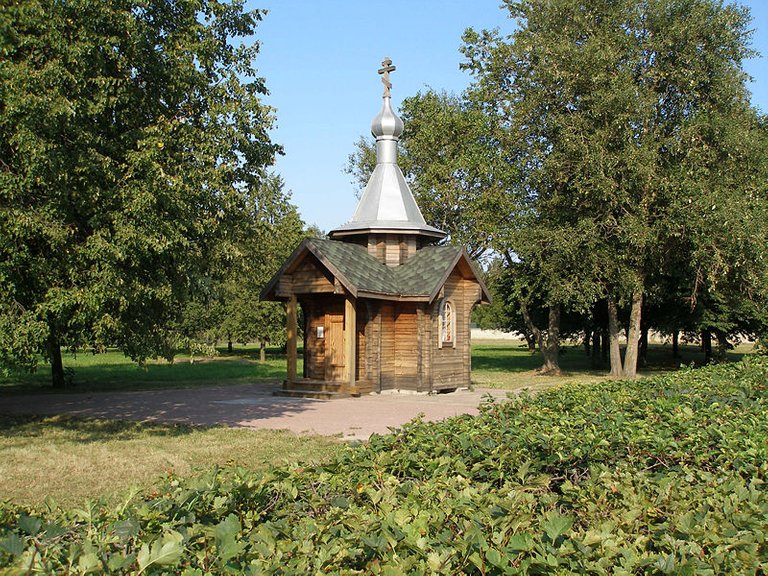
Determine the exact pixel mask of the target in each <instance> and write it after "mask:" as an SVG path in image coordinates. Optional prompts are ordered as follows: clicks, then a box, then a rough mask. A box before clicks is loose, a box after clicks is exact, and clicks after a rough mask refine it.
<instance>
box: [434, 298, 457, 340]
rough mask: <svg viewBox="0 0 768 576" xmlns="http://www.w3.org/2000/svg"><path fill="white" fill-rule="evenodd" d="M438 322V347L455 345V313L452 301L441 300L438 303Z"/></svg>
mask: <svg viewBox="0 0 768 576" xmlns="http://www.w3.org/2000/svg"><path fill="white" fill-rule="evenodd" d="M438 322H439V335H440V336H439V342H438V345H439V347H440V348H442V347H443V346H452V347H454V348H455V347H456V314H455V311H454V308H453V303H452V302H451V301H450V300H443V301H442V302H441V303H440V316H439V319H438Z"/></svg>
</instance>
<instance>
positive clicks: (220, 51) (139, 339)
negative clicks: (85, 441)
mask: <svg viewBox="0 0 768 576" xmlns="http://www.w3.org/2000/svg"><path fill="white" fill-rule="evenodd" d="M261 17H262V12H259V11H254V12H245V11H244V10H243V2H242V1H235V2H231V3H230V2H221V1H218V0H190V1H188V2H183V3H179V2H171V1H163V0H160V1H156V2H145V1H143V0H116V1H114V2H90V1H86V0H68V1H65V0H25V1H11V2H4V3H3V4H2V7H0V22H2V23H3V25H2V28H1V30H2V32H1V33H0V54H2V56H1V57H0V312H2V315H3V316H2V317H3V320H2V322H0V331H2V332H1V333H0V343H3V344H7V343H10V346H4V352H3V353H2V355H0V362H2V363H3V366H4V367H8V366H10V365H11V364H12V363H14V362H15V363H21V364H23V365H24V366H26V367H28V368H32V367H34V365H35V361H36V354H37V353H38V352H40V351H44V352H45V353H46V354H47V356H48V358H49V359H50V361H51V365H52V375H53V384H54V386H61V385H63V383H64V379H63V367H62V362H61V346H66V347H69V348H78V347H82V346H91V347H94V348H99V347H103V346H106V345H113V344H116V345H118V346H119V347H121V348H122V349H123V350H124V351H125V352H126V353H127V354H128V355H129V356H130V357H131V358H133V359H136V360H143V359H145V358H147V357H150V356H156V355H164V356H170V355H172V354H173V341H174V334H173V333H172V330H171V326H172V325H173V323H174V322H175V321H176V320H178V318H179V314H180V311H181V310H182V308H183V306H184V304H185V302H188V301H189V300H190V299H191V298H192V297H193V295H199V294H201V293H204V292H205V291H206V290H207V289H209V287H210V286H211V284H212V280H211V275H212V274H213V273H214V272H213V271H212V266H211V262H212V261H213V259H214V258H215V256H216V255H219V254H221V252H223V251H225V248H226V247H227V246H229V245H232V243H233V240H234V235H235V231H236V230H237V229H238V226H240V225H241V224H242V222H243V218H245V217H247V216H248V215H249V210H248V202H249V199H248V192H249V190H252V189H254V188H255V186H256V184H257V183H258V182H259V181H260V179H261V176H262V174H263V172H264V168H265V167H266V166H268V165H270V164H271V163H272V161H273V158H274V154H275V153H276V152H277V151H278V148H277V147H276V146H275V145H274V144H272V143H271V142H270V140H269V137H268V134H267V130H268V129H269V127H270V125H271V122H272V119H271V111H270V109H269V108H268V107H266V106H264V105H263V104H262V103H261V102H260V99H259V97H260V95H262V94H264V93H265V92H266V90H265V87H264V81H263V79H260V78H256V77H254V70H253V68H252V61H253V59H254V57H255V55H256V53H257V46H256V45H255V44H251V45H247V44H245V43H242V42H241V40H240V39H242V38H247V37H249V36H250V35H252V34H253V32H254V30H255V27H256V25H257V23H258V21H259V20H260V19H261Z"/></svg>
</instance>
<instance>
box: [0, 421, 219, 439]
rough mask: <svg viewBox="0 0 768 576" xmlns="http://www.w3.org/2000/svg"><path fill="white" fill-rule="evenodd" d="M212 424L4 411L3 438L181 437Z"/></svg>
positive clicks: (0, 429) (0, 427)
mask: <svg viewBox="0 0 768 576" xmlns="http://www.w3.org/2000/svg"><path fill="white" fill-rule="evenodd" d="M208 428H211V426H196V425H190V424H182V423H161V422H129V421H124V420H105V419H101V418H89V417H82V416H66V415H57V416H35V415H2V414H0V438H13V439H17V440H18V439H23V438H39V437H41V436H43V435H44V434H47V435H50V434H53V436H54V437H61V438H66V439H67V440H68V441H72V440H73V439H76V441H77V442H78V443H83V444H87V443H91V442H104V441H112V440H134V439H139V438H146V437H148V436H153V437H165V438H171V437H179V436H184V435H187V434H189V433H191V432H194V431H197V430H203V429H208Z"/></svg>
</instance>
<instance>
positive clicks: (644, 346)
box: [638, 326, 648, 366]
mask: <svg viewBox="0 0 768 576" xmlns="http://www.w3.org/2000/svg"><path fill="white" fill-rule="evenodd" d="M639 354H640V355H639V357H638V362H639V366H645V365H646V364H648V327H647V326H646V327H644V328H641V329H640V350H639Z"/></svg>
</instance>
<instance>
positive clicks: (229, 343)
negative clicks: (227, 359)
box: [227, 332, 232, 354]
mask: <svg viewBox="0 0 768 576" xmlns="http://www.w3.org/2000/svg"><path fill="white" fill-rule="evenodd" d="M227 353H229V354H232V332H227Z"/></svg>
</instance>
